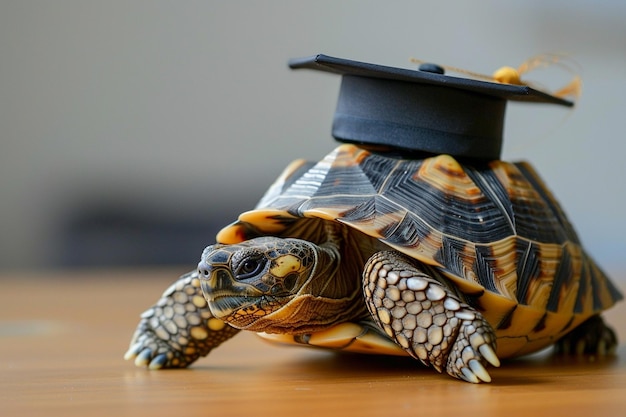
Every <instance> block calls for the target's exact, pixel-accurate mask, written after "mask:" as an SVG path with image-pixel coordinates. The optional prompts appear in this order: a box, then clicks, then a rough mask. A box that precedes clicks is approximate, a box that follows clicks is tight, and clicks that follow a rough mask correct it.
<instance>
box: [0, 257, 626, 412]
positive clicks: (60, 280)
mask: <svg viewBox="0 0 626 417" xmlns="http://www.w3.org/2000/svg"><path fill="white" fill-rule="evenodd" d="M182 272H184V271H183V270H171V269H159V270H85V271H72V272H65V273H63V272H53V273H51V272H45V271H42V272H40V273H37V274H35V273H30V274H27V273H4V274H2V275H0V284H1V285H2V291H1V292H0V416H31V415H32V416H116V417H119V416H171V417H179V416H186V417H187V416H196V415H197V416H210V415H214V416H220V417H225V416H254V417H260V416H309V415H314V416H324V415H354V416H389V415H403V416H404V415H420V416H429V417H430V416H436V415H444V414H445V415H452V416H472V415H481V416H487V415H498V416H507V417H514V416H531V417H537V416H558V415H563V416H570V417H571V416H598V417H600V416H623V415H626V344H625V343H623V344H622V345H621V346H620V348H619V349H618V353H617V355H616V356H615V357H612V358H595V357H584V358H571V357H569V358H562V357H555V356H553V355H551V354H550V352H544V353H541V354H538V355H533V356H532V357H528V358H523V359H518V360H514V361H509V362H506V363H504V364H503V366H502V367H501V368H499V369H493V368H491V369H490V373H491V375H492V377H493V382H492V383H491V384H482V385H472V384H468V383H463V382H459V381H456V380H454V379H452V378H449V377H447V376H445V375H439V374H437V373H435V372H433V371H432V370H430V369H426V368H424V367H422V366H420V365H419V364H417V363H416V362H415V361H413V360H411V359H408V358H389V357H380V356H364V355H351V356H349V355H345V354H344V355H338V354H333V353H331V352H326V351H316V350H310V349H301V348H296V347H276V346H273V345H269V344H267V343H266V342H263V341H262V340H260V339H259V338H257V337H256V336H255V335H253V334H249V333H242V334H240V335H238V336H237V337H235V338H234V339H233V340H232V341H230V342H228V343H227V344H225V345H223V346H222V347H220V348H218V349H216V350H215V351H214V352H212V353H211V355H209V356H208V357H207V358H204V359H202V360H200V361H199V362H197V363H196V364H194V365H193V366H192V367H191V368H189V369H185V370H169V371H147V370H144V369H139V368H136V367H135V366H134V365H133V364H132V363H129V362H126V361H124V360H123V359H122V356H123V354H124V352H125V351H126V348H127V346H128V342H129V339H130V336H131V335H132V333H133V330H134V327H135V325H136V323H137V319H138V315H139V314H140V313H141V312H142V311H143V310H144V309H145V308H147V307H148V306H150V305H151V304H152V303H153V302H154V301H156V299H157V298H158V297H159V295H160V294H161V292H162V291H163V290H164V289H165V288H166V287H167V285H169V283H171V282H172V281H173V280H174V279H175V278H176V277H177V276H178V275H179V274H180V273H182ZM622 290H624V288H622ZM625 304H626V303H621V304H619V305H618V306H617V307H616V308H614V309H613V310H611V311H610V312H608V314H607V315H606V317H607V318H608V321H609V322H610V323H611V324H612V325H613V326H614V327H615V328H616V329H617V331H618V334H619V336H620V339H621V340H622V341H624V342H626V305H625Z"/></svg>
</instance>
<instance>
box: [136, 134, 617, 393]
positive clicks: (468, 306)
mask: <svg viewBox="0 0 626 417" xmlns="http://www.w3.org/2000/svg"><path fill="white" fill-rule="evenodd" d="M217 242H218V243H216V244H214V245H211V246H208V247H207V248H206V249H205V250H204V252H203V253H202V256H201V260H200V263H199V265H198V268H197V270H195V271H192V272H189V273H188V274H186V275H183V276H182V277H181V278H180V279H179V280H178V281H176V282H175V283H174V284H173V285H172V286H171V287H170V288H169V289H167V290H166V291H165V292H164V293H163V296H162V297H161V299H160V300H159V301H158V302H157V303H156V304H155V305H154V306H153V307H152V308H150V309H148V310H147V311H146V312H145V313H143V315H142V318H141V321H140V323H139V325H138V327H137V330H136V332H135V334H134V336H133V338H132V341H131V344H130V345H131V346H130V348H129V350H128V352H127V354H126V358H127V359H134V361H135V364H136V365H137V366H147V367H149V368H151V369H158V368H176V367H186V366H188V365H189V364H191V363H192V362H194V361H195V360H196V359H198V358H199V357H201V356H205V355H207V354H208V353H209V352H210V351H211V350H212V349H213V348H215V347H217V346H218V345H220V344H221V343H223V342H225V341H226V340H228V339H229V338H231V337H233V336H234V335H235V334H236V333H237V332H239V331H240V330H249V331H253V332H257V333H259V334H260V335H261V336H262V337H264V338H266V339H269V340H272V341H276V342H279V343H286V344H295V345H301V346H308V347H320V348H329V349H335V350H339V351H341V350H344V351H352V352H361V353H376V354H392V355H408V356H411V357H413V358H415V359H417V360H419V361H421V362H422V363H424V364H425V365H428V366H430V367H432V368H434V369H435V370H437V371H439V372H444V371H445V372H447V373H448V374H449V375H451V376H453V377H455V378H459V379H461V380H465V381H468V382H473V383H478V382H489V381H490V380H491V378H490V375H489V373H488V371H487V368H488V367H489V365H492V366H496V367H497V366H499V365H500V360H501V359H505V358H511V357H516V356H520V355H525V354H528V353H531V352H536V351H538V350H540V349H543V348H544V347H546V346H549V345H552V344H556V347H557V348H556V349H557V351H559V352H577V353H593V354H599V355H602V354H608V353H611V352H612V351H614V349H615V347H616V345H617V339H616V336H615V333H614V332H613V331H612V330H611V329H610V327H609V326H607V325H606V324H605V323H604V321H603V319H602V318H601V316H600V313H601V312H602V311H603V310H605V309H607V308H609V307H611V306H612V305H613V304H614V303H615V302H616V301H618V300H619V299H621V294H620V293H619V291H618V290H617V288H616V287H615V286H614V285H613V284H612V283H611V282H610V281H609V279H608V278H607V276H606V275H605V274H604V273H603V272H602V270H601V269H600V268H599V267H598V265H597V264H596V263H595V262H594V261H593V260H592V258H591V257H590V256H589V255H588V254H587V253H586V252H585V251H584V250H583V248H582V247H581V244H580V240H579V238H578V237H577V235H576V232H575V231H574V229H573V227H572V225H571V224H570V222H569V221H568V219H567V217H566V215H565V214H564V212H563V210H562V208H561V207H560V205H559V203H558V202H557V200H556V199H555V197H554V196H553V195H552V193H551V192H550V191H549V190H548V188H547V187H546V185H545V184H544V182H543V181H542V179H541V178H540V177H539V175H538V174H537V173H536V172H535V170H534V169H533V168H532V166H531V165H530V164H528V163H525V162H519V163H509V162H505V161H501V160H491V161H477V160H461V159H459V158H455V157H452V156H450V155H446V154H439V155H429V156H427V157H417V156H416V157H413V158H412V157H409V156H406V155H404V156H398V155H396V154H393V153H384V152H378V151H376V150H375V149H374V148H368V147H364V146H357V145H355V144H341V145H339V146H338V147H337V148H336V149H335V150H333V151H332V152H331V153H330V154H328V155H327V156H326V157H324V158H323V159H322V160H321V161H319V162H317V163H313V162H306V161H303V160H298V161H295V162H293V163H292V164H291V165H289V166H288V167H287V168H286V170H285V171H284V172H283V173H282V175H280V177H279V178H278V179H277V180H276V182H275V183H274V184H273V185H272V186H271V187H270V188H269V190H268V191H267V192H266V194H265V195H264V197H263V198H262V199H261V201H260V202H259V204H258V205H257V207H256V208H255V209H254V210H252V211H248V212H245V213H243V214H241V215H240V216H239V219H238V220H237V221H236V222H234V223H233V224H231V225H229V226H227V227H226V228H224V229H223V230H222V231H220V233H219V234H218V236H217Z"/></svg>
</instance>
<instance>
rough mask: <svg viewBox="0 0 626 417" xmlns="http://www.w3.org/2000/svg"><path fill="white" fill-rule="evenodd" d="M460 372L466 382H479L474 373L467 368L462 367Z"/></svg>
mask: <svg viewBox="0 0 626 417" xmlns="http://www.w3.org/2000/svg"><path fill="white" fill-rule="evenodd" d="M461 373H462V374H463V379H464V380H466V381H467V382H471V383H472V384H478V383H479V382H480V380H479V379H478V378H477V377H476V375H474V373H473V372H472V371H471V370H469V369H468V368H462V369H461Z"/></svg>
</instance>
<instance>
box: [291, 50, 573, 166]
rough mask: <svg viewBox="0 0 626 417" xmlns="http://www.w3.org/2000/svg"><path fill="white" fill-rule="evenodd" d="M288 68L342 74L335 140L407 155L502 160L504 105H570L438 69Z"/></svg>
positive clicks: (337, 62) (336, 63) (307, 64)
mask: <svg viewBox="0 0 626 417" xmlns="http://www.w3.org/2000/svg"><path fill="white" fill-rule="evenodd" d="M289 66H290V67H291V68H293V69H298V68H308V69H314V70H319V71H325V72H330V73H335V74H340V75H341V76H342V81H341V89H340V93H339V99H338V103H337V109H336V111H335V116H334V120H333V128H332V135H333V137H334V138H335V139H337V140H339V141H342V142H351V143H359V144H368V145H376V146H379V145H382V146H384V147H391V148H394V149H396V150H404V151H410V152H415V151H417V152H429V153H435V154H440V153H446V154H450V155H453V156H456V157H465V158H478V159H499V157H500V151H501V148H502V131H503V127H504V113H505V108H506V102H507V100H515V101H522V102H532V103H552V104H560V105H565V106H572V105H573V103H572V102H570V101H567V100H564V99H561V98H559V97H555V96H551V95H549V94H546V93H543V92H541V91H538V90H535V89H533V88H530V87H528V86H525V85H512V84H501V83H495V82H487V81H481V80H476V79H467V78H460V77H451V76H447V75H444V74H443V69H441V67H438V66H436V65H422V66H420V69H418V70H412V69H403V68H394V67H387V66H382V65H376V64H368V63H364V62H358V61H351V60H347V59H342V58H334V57H330V56H326V55H315V56H311V57H306V58H299V59H293V60H291V61H289ZM433 71H434V72H433Z"/></svg>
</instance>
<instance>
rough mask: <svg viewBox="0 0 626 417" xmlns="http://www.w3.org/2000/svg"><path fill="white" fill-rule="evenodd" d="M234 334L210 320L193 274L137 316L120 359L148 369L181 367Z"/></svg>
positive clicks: (185, 277) (178, 282)
mask: <svg viewBox="0 0 626 417" xmlns="http://www.w3.org/2000/svg"><path fill="white" fill-rule="evenodd" d="M238 331H239V330H237V329H235V328H233V327H231V326H229V325H227V324H226V323H224V322H223V321H221V320H219V319H216V318H214V317H213V315H212V314H211V311H210V310H209V308H208V306H207V303H206V300H205V299H204V296H203V295H202V290H201V288H200V281H199V280H198V278H197V272H195V271H194V272H190V273H188V274H185V275H183V276H182V277H180V278H179V279H178V281H176V282H175V283H174V284H172V285H171V286H170V287H169V288H168V289H167V290H165V292H164V293H163V295H162V296H161V298H160V299H159V301H157V303H156V304H155V305H154V306H152V307H151V308H149V309H148V310H146V311H145V312H144V313H143V314H142V315H141V321H140V322H139V325H138V326H137V330H135V334H134V335H133V338H132V339H131V342H130V348H129V349H128V351H127V352H126V355H124V359H126V360H130V359H134V360H135V365H137V366H140V367H143V366H147V367H148V368H150V369H161V368H184V367H186V366H188V365H189V364H191V363H192V362H194V361H195V360H196V359H198V358H199V357H201V356H206V355H208V354H209V352H210V351H211V349H213V348H215V347H217V346H218V345H220V344H221V343H223V342H224V341H226V340H228V339H230V338H231V337H233V336H234V335H235V334H236V333H237V332H238Z"/></svg>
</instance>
